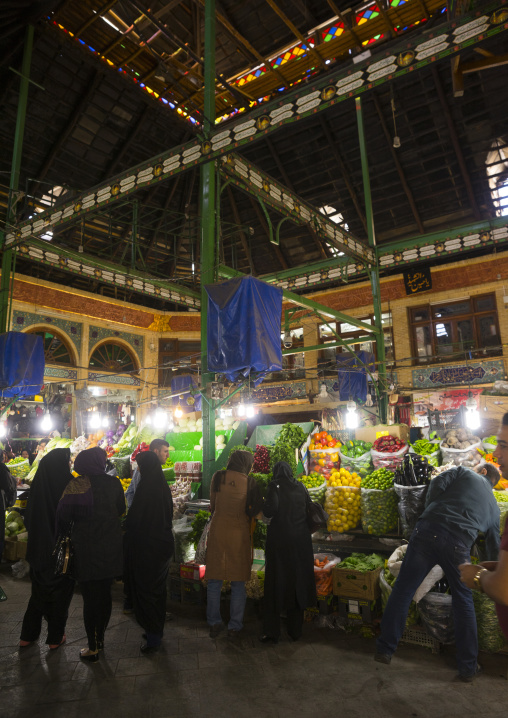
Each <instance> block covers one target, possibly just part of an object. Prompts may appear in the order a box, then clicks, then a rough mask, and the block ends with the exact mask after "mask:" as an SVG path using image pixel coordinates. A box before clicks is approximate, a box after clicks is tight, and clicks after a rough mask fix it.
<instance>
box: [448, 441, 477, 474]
mask: <svg viewBox="0 0 508 718" xmlns="http://www.w3.org/2000/svg"><path fill="white" fill-rule="evenodd" d="M481 446H482V444H481V441H480V442H478V443H477V444H471V446H468V447H467V449H450V448H449V447H446V446H443V443H441V461H442V463H443V464H447V463H448V462H449V461H452V462H453V464H454V465H455V466H468V467H469V468H473V467H475V466H477V465H478V464H479V463H480V461H481V460H482V457H481V454H480V453H479V452H478V451H477V449H481Z"/></svg>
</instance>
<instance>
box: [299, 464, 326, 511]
mask: <svg viewBox="0 0 508 718" xmlns="http://www.w3.org/2000/svg"><path fill="white" fill-rule="evenodd" d="M298 481H301V483H302V484H303V485H304V486H305V488H306V489H307V491H308V492H309V496H310V498H311V499H312V501H317V502H318V503H320V504H322V503H323V502H324V500H325V496H326V481H323V476H322V475H321V474H319V473H318V472H317V471H313V472H312V473H310V474H309V475H308V476H306V475H305V474H303V475H302V476H299V477H298Z"/></svg>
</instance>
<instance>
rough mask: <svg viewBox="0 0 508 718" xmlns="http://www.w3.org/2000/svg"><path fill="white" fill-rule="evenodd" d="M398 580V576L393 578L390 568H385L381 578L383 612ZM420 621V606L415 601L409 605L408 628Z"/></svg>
mask: <svg viewBox="0 0 508 718" xmlns="http://www.w3.org/2000/svg"><path fill="white" fill-rule="evenodd" d="M396 580H397V576H393V575H392V573H391V571H390V569H389V568H385V570H384V572H382V573H381V576H380V577H379V585H380V586H381V605H382V608H383V611H384V610H385V608H386V603H387V601H388V597H389V596H390V593H391V592H392V588H393V586H394V584H395V581H396ZM419 621H420V614H419V613H418V606H417V604H416V603H415V602H414V601H411V603H410V604H409V612H408V614H407V618H406V628H411V627H412V626H415V625H416V624H418V623H419Z"/></svg>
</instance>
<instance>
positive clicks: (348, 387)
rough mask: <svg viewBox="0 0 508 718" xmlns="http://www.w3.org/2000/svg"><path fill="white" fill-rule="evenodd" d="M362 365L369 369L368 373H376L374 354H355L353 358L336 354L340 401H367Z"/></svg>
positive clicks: (365, 374) (365, 378)
mask: <svg viewBox="0 0 508 718" xmlns="http://www.w3.org/2000/svg"><path fill="white" fill-rule="evenodd" d="M362 362H363V363H362ZM364 365H367V366H368V367H369V371H370V372H374V371H376V364H375V360H374V354H371V353H370V352H355V356H352V355H351V354H346V355H344V354H337V369H338V373H339V392H340V400H341V401H348V400H349V399H350V398H351V399H353V401H361V402H362V403H363V402H365V400H366V399H367V372H366V371H365V366H364Z"/></svg>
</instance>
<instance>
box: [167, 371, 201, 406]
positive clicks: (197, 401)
mask: <svg viewBox="0 0 508 718" xmlns="http://www.w3.org/2000/svg"><path fill="white" fill-rule="evenodd" d="M191 386H194V387H197V383H196V381H195V380H194V377H192V376H189V375H188V374H187V375H184V376H175V377H173V379H171V393H172V394H176V392H177V391H185V389H189V388H190V387H191ZM201 399H202V397H201V394H195V395H194V396H193V395H192V394H191V393H190V392H189V393H187V394H183V395H182V396H174V397H173V405H174V406H177V404H178V403H179V404H180V406H181V408H182V411H184V412H186V411H201ZM191 400H193V401H191ZM188 401H191V403H190V404H189V403H188Z"/></svg>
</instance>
